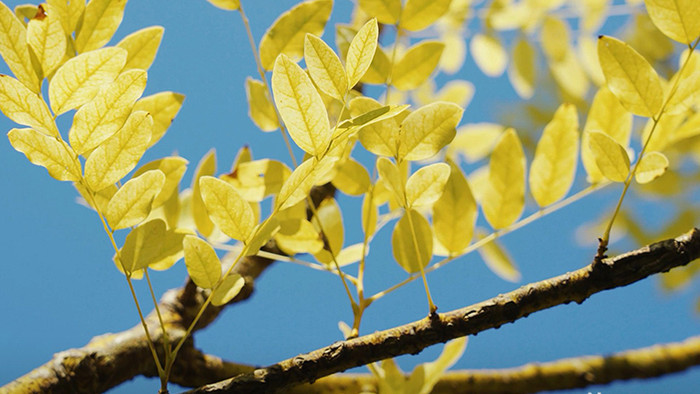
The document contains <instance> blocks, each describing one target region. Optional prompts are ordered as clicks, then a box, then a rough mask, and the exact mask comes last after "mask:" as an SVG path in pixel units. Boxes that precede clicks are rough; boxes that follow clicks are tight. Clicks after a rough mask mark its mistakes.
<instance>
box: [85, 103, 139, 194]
mask: <svg viewBox="0 0 700 394" xmlns="http://www.w3.org/2000/svg"><path fill="white" fill-rule="evenodd" d="M152 128H153V119H152V118H151V116H150V115H149V114H148V113H146V112H144V111H138V112H134V113H132V114H131V116H129V118H128V119H127V120H126V123H125V124H124V127H122V128H121V130H119V131H118V132H117V133H116V134H114V135H113V136H111V137H110V138H109V139H107V140H106V141H105V142H104V143H103V144H102V145H100V146H98V147H97V148H96V149H95V150H94V151H93V152H92V154H90V156H89V157H88V158H87V160H86V161H85V180H86V181H87V184H88V185H89V186H90V188H91V189H92V190H93V191H99V190H102V189H104V188H105V187H107V186H109V185H111V184H113V183H115V182H117V181H118V180H120V179H122V177H124V176H125V175H126V174H128V173H129V171H131V170H132V169H133V168H134V167H136V163H138V161H139V160H140V159H141V156H143V154H144V152H146V149H147V148H148V141H149V140H150V138H151V129H152Z"/></svg>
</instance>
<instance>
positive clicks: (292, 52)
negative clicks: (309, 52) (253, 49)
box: [260, 0, 333, 70]
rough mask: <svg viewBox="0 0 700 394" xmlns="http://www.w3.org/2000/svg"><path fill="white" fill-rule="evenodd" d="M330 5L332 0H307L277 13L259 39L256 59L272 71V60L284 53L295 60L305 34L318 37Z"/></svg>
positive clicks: (321, 31)
mask: <svg viewBox="0 0 700 394" xmlns="http://www.w3.org/2000/svg"><path fill="white" fill-rule="evenodd" d="M332 8H333V1H332V0H308V1H305V2H302V3H300V4H297V5H296V6H294V8H292V9H290V10H289V11H287V12H285V13H284V14H282V15H280V17H279V18H277V20H275V22H274V23H273V24H272V26H271V27H270V28H269V29H268V30H267V31H266V32H265V35H263V38H262V40H261V41H260V62H261V63H262V66H263V68H265V69H266V70H272V67H273V65H274V64H275V59H277V56H278V55H280V54H285V55H287V56H289V57H290V58H292V59H299V58H301V55H302V54H303V53H304V36H305V35H306V33H311V34H315V35H317V36H320V35H321V34H322V33H323V28H324V27H325V25H326V22H327V21H328V18H329V17H330V14H331V9H332Z"/></svg>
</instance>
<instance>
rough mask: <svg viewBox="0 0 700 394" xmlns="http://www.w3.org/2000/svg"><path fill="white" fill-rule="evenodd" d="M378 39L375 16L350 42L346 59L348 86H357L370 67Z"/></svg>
mask: <svg viewBox="0 0 700 394" xmlns="http://www.w3.org/2000/svg"><path fill="white" fill-rule="evenodd" d="M378 39H379V27H378V26H377V19H374V18H373V19H370V20H369V21H367V22H366V23H365V24H364V26H362V28H361V29H360V31H358V32H357V34H355V37H354V38H353V39H352V41H351V42H350V47H349V48H348V52H347V58H346V59H345V69H346V72H347V76H348V81H349V83H348V88H352V87H353V86H355V85H356V84H357V83H358V82H359V81H360V79H361V78H362V76H364V75H365V73H366V72H367V70H368V69H369V67H370V65H371V64H372V59H374V54H375V52H376V51H377V40H378Z"/></svg>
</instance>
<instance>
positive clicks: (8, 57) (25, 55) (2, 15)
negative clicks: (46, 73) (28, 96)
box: [0, 2, 41, 93]
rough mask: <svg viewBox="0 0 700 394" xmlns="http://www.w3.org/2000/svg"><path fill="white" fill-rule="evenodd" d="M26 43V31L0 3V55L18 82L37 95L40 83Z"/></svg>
mask: <svg viewBox="0 0 700 394" xmlns="http://www.w3.org/2000/svg"><path fill="white" fill-rule="evenodd" d="M26 43H27V29H26V28H25V27H24V25H23V24H22V22H20V21H19V19H17V17H15V15H14V14H13V13H12V11H10V9H9V8H7V6H6V5H5V4H4V3H2V2H0V55H2V58H3V59H4V60H5V63H7V66H8V67H9V68H10V70H12V73H13V74H15V77H17V79H18V80H19V81H20V82H22V83H23V84H24V85H25V86H26V87H27V88H28V89H29V90H31V91H33V92H35V93H39V91H40V90H41V89H40V87H41V81H40V80H39V76H38V75H37V74H36V71H34V66H33V65H32V61H31V58H30V56H29V47H28V46H27V44H26Z"/></svg>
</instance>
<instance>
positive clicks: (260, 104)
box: [245, 77, 279, 131]
mask: <svg viewBox="0 0 700 394" xmlns="http://www.w3.org/2000/svg"><path fill="white" fill-rule="evenodd" d="M245 88H246V89H245V92H246V97H247V98H248V116H250V119H251V120H252V121H253V123H255V125H256V126H258V128H259V129H260V130H262V131H273V130H277V129H278V128H279V121H278V120H277V112H275V107H274V106H272V102H271V101H270V97H269V96H268V93H267V88H266V87H265V84H264V83H262V82H261V81H258V80H257V79H254V78H251V77H248V78H246V84H245Z"/></svg>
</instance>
